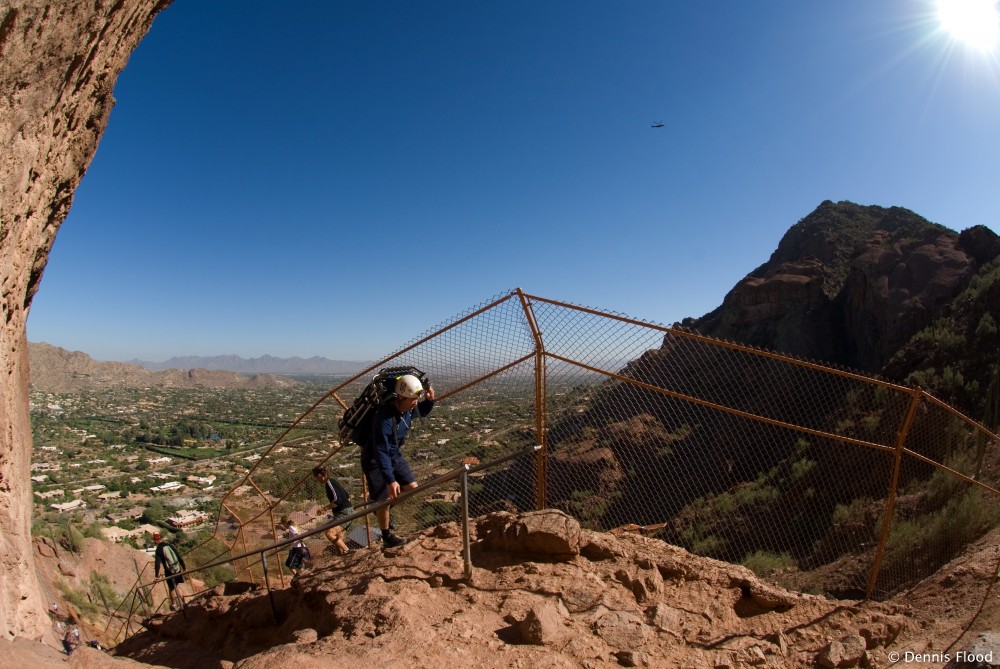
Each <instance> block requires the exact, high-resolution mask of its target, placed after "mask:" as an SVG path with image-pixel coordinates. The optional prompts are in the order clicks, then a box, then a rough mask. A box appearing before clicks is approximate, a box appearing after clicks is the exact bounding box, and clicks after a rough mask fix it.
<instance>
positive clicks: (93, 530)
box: [81, 523, 104, 539]
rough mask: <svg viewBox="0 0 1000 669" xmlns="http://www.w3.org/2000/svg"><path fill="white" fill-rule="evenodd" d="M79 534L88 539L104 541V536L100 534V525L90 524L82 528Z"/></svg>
mask: <svg viewBox="0 0 1000 669" xmlns="http://www.w3.org/2000/svg"><path fill="white" fill-rule="evenodd" d="M81 534H83V536H84V537H87V538H88V539H104V535H103V534H101V524H100V523H91V524H90V525H87V526H86V527H85V528H83V532H82V533H81Z"/></svg>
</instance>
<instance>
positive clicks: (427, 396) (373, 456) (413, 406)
mask: <svg viewBox="0 0 1000 669" xmlns="http://www.w3.org/2000/svg"><path fill="white" fill-rule="evenodd" d="M433 409H434V388H431V387H428V388H427V389H426V391H425V389H424V387H423V385H422V384H421V383H420V380H419V379H418V378H417V377H416V376H413V375H412V374H404V375H403V376H400V377H399V378H398V379H396V386H395V397H394V399H393V400H392V401H391V402H387V403H385V404H383V405H381V406H380V407H379V408H378V411H377V412H376V414H375V418H374V422H373V424H372V435H371V440H370V445H369V446H368V447H367V448H363V449H362V452H361V469H362V471H364V473H365V479H366V480H367V482H368V495H369V497H370V498H371V499H374V500H378V501H381V500H385V499H396V498H397V497H398V496H399V494H400V493H401V492H403V491H404V490H412V489H413V488H416V487H417V479H416V476H414V474H413V470H412V469H410V464H409V462H407V461H406V457H405V456H404V455H403V451H402V446H403V441H404V440H405V439H406V434H407V432H409V430H410V425H411V424H412V423H413V419H414V418H415V417H419V418H423V417H424V416H426V415H427V414H429V413H430V412H431V410H433ZM375 515H376V517H377V518H378V523H379V529H381V530H382V545H383V546H385V547H387V548H392V547H394V546H401V545H402V544H404V543H406V540H405V539H403V538H402V537H399V536H397V535H395V534H393V532H392V531H391V530H390V525H389V523H390V520H391V519H390V517H389V507H388V506H384V507H382V508H380V509H378V510H377V511H376V512H375Z"/></svg>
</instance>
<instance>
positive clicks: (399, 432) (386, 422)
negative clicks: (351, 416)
mask: <svg viewBox="0 0 1000 669" xmlns="http://www.w3.org/2000/svg"><path fill="white" fill-rule="evenodd" d="M433 409H434V400H423V401H422V402H418V403H417V407H416V408H415V409H414V410H413V411H403V412H402V413H400V412H399V411H396V405H395V404H394V403H393V402H388V403H386V404H384V405H382V406H380V407H379V408H378V412H377V413H376V414H375V420H373V421H372V442H371V443H372V454H371V455H372V456H373V457H372V458H371V459H373V460H374V461H375V464H376V465H377V466H378V468H379V470H380V471H381V472H382V476H384V477H385V480H386V481H387V482H388V483H394V482H395V481H396V475H395V474H394V473H393V471H392V459H393V457H394V456H396V455H398V454H399V452H400V449H401V448H402V447H403V441H404V440H405V439H406V434H407V432H409V431H410V425H412V424H413V419H414V418H423V417H425V416H427V415H428V414H429V413H430V412H431V411H432V410H433Z"/></svg>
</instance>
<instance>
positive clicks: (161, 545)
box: [153, 533, 187, 611]
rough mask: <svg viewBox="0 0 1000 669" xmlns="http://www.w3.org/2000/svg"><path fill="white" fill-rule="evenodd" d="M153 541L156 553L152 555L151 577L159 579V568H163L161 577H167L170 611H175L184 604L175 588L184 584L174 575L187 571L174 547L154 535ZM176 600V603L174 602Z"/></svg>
mask: <svg viewBox="0 0 1000 669" xmlns="http://www.w3.org/2000/svg"><path fill="white" fill-rule="evenodd" d="M153 541H155V542H156V552H155V553H154V554H153V558H154V559H153V576H154V577H155V578H159V577H160V567H161V566H162V567H163V575H164V576H166V577H167V594H168V595H169V596H170V610H171V611H176V610H177V608H178V607H180V606H182V605H183V604H184V600H183V599H181V593H180V591H179V590H178V589H177V586H178V585H180V584H181V583H183V582H184V577H183V576H175V575H174V574H180V573H181V572H182V571H184V570H185V569H187V567H186V566H184V559H183V558H182V557H181V555H180V553H178V552H177V549H176V548H174V545H173V544H171V543H170V542H168V541H164V540H163V537H162V536H161V535H160V534H159V533H156V534H154V535H153ZM175 599H176V600H177V601H176V603H175V602H174V600H175Z"/></svg>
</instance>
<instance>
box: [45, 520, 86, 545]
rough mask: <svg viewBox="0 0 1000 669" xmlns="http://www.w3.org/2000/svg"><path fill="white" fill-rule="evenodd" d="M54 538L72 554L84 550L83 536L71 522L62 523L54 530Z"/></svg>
mask: <svg viewBox="0 0 1000 669" xmlns="http://www.w3.org/2000/svg"><path fill="white" fill-rule="evenodd" d="M52 538H53V539H55V540H56V541H57V542H58V543H59V545H60V546H62V547H63V548H65V549H66V550H68V551H70V552H71V553H79V552H80V551H82V550H83V538H84V537H83V534H82V533H81V532H80V530H78V529H76V526H75V525H73V524H72V523H70V522H69V521H66V520H64V521H62V522H60V523H59V525H57V526H56V527H55V528H54V529H53V530H52Z"/></svg>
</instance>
